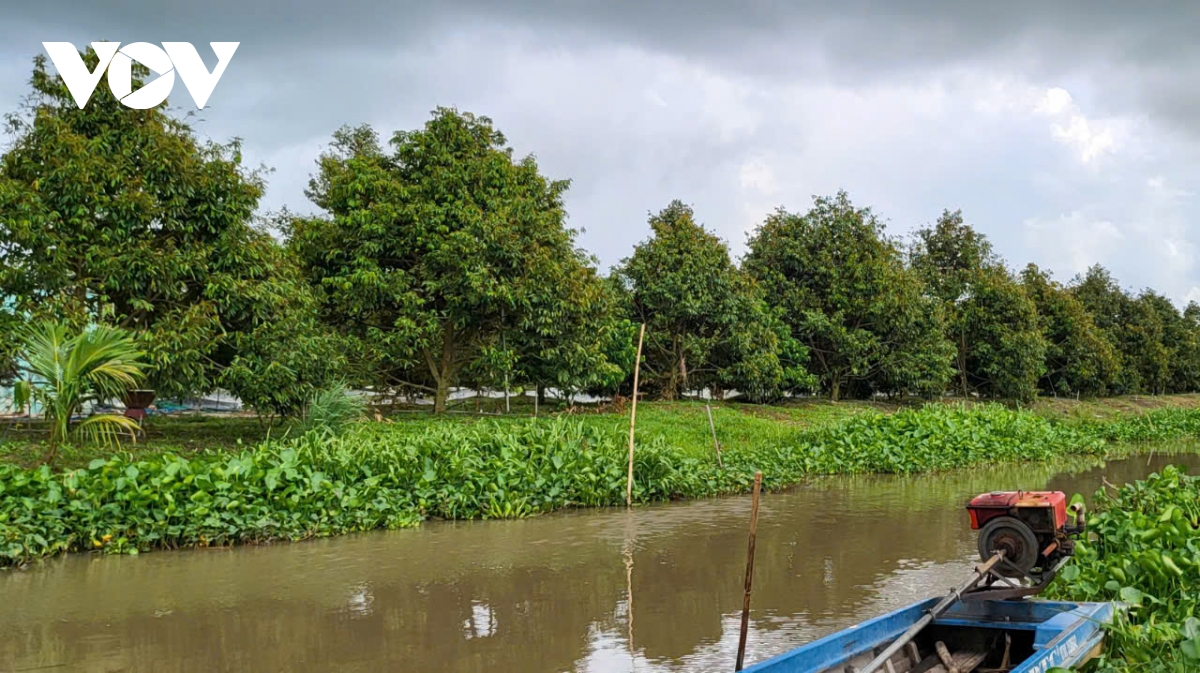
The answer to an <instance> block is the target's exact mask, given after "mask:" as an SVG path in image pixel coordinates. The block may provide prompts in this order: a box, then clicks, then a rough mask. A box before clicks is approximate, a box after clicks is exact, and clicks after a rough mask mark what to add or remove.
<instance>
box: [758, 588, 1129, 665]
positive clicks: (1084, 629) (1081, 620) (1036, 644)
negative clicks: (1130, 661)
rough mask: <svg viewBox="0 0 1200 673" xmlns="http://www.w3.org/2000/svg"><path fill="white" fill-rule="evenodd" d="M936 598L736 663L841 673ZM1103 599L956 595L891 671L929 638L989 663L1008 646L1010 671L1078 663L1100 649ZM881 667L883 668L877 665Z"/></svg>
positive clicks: (1106, 607)
mask: <svg viewBox="0 0 1200 673" xmlns="http://www.w3.org/2000/svg"><path fill="white" fill-rule="evenodd" d="M938 600H940V599H939V598H931V599H929V600H926V601H921V602H919V603H914V604H912V605H909V606H907V607H904V608H900V609H899V610H895V611H893V612H890V613H888V614H885V615H882V616H880V617H876V618H874V619H871V620H868V621H865V622H862V623H860V624H856V625H855V626H852V627H850V628H848V629H845V630H843V631H839V632H837V633H833V634H831V635H829V636H826V637H824V638H821V639H820V640H816V641H814V642H811V643H809V644H807V645H804V646H802V647H799V648H796V649H794V650H791V651H790V652H785V653H783V654H781V655H779V656H776V657H774V658H772V659H768V660H766V661H763V662H761V663H758V664H754V665H753V666H749V667H747V668H745V669H743V670H744V671H745V672H746V673H835V672H836V673H845V672H847V671H850V670H854V669H851V668H849V667H855V668H862V667H864V666H865V665H866V664H867V663H868V662H869V661H871V660H872V659H873V658H874V657H875V656H877V655H878V653H879V652H882V651H883V648H885V647H886V646H887V645H888V644H890V643H891V642H892V641H894V640H895V639H896V638H897V637H899V636H900V635H901V634H903V633H904V632H905V630H907V629H908V628H909V627H910V626H912V625H913V624H914V623H916V622H917V621H918V620H920V619H921V617H923V616H924V615H925V614H926V613H927V612H928V610H929V609H930V608H932V607H933V606H934V605H935V604H936V603H937V602H938ZM1113 612H1114V606H1113V604H1111V603H1068V602H1054V601H1028V600H1026V601H1021V600H1015V601H986V600H978V601H964V602H960V603H958V604H956V605H955V606H953V607H952V608H951V609H950V610H949V611H948V612H947V613H946V614H945V615H943V616H942V617H941V618H939V619H937V620H934V622H933V623H932V624H931V625H930V626H929V627H927V628H926V629H925V630H924V631H923V632H922V634H921V635H920V636H919V637H918V642H917V643H916V644H917V647H918V652H917V653H915V654H916V656H915V657H914V656H913V654H914V653H912V652H909V651H902V652H901V653H899V654H897V656H896V660H895V664H894V668H895V670H896V671H897V673H901V672H902V671H906V670H909V669H910V668H917V667H918V666H917V664H918V662H920V661H921V660H922V659H927V658H928V657H931V656H935V655H934V651H935V650H934V643H935V642H944V643H945V644H946V645H947V646H949V649H951V650H954V649H956V648H958V649H960V650H967V649H969V650H972V651H976V652H981V653H982V652H986V653H987V657H988V658H989V661H992V663H991V664H990V665H995V662H997V661H999V660H1000V658H1001V657H1002V656H1003V654H1002V650H1003V649H1004V648H1005V647H1008V648H1009V649H1010V656H1011V658H1010V660H1009V662H1010V665H1013V666H1014V667H1013V668H1012V669H1011V673H1045V672H1046V671H1048V670H1050V669H1052V668H1054V667H1056V666H1062V667H1070V666H1078V665H1080V664H1082V663H1084V662H1086V661H1088V660H1090V659H1092V658H1093V657H1095V656H1097V654H1098V653H1099V652H1100V651H1101V649H1102V646H1103V640H1104V624H1106V623H1109V622H1111V621H1112V618H1113ZM885 670H886V669H885Z"/></svg>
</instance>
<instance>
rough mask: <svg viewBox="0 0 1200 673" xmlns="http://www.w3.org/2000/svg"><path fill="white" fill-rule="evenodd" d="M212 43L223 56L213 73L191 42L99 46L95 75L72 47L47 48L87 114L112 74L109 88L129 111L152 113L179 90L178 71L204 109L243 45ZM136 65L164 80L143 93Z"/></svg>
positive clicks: (95, 44) (56, 44) (63, 44)
mask: <svg viewBox="0 0 1200 673" xmlns="http://www.w3.org/2000/svg"><path fill="white" fill-rule="evenodd" d="M208 44H209V46H211V47H212V50H213V52H214V53H216V55H217V67H216V68H214V69H213V71H212V72H209V71H208V68H207V67H205V65H204V61H202V60H200V54H199V53H197V52H196V48H195V47H193V46H192V45H191V43H189V42H163V43H162V48H161V49H160V48H159V47H158V46H156V45H153V44H150V43H149V42H133V43H131V44H127V45H125V46H124V47H121V43H120V42H93V43H92V49H93V50H95V52H96V55H97V56H99V57H100V63H99V64H98V65H97V66H96V70H95V71H94V72H88V69H87V65H86V64H85V63H84V62H83V57H82V56H81V55H80V53H79V51H78V50H77V49H75V45H73V44H71V43H70V42H43V43H42V46H43V47H45V48H46V53H48V54H50V60H51V61H53V62H54V67H56V68H58V74H59V75H61V76H62V78H63V81H64V82H66V84H67V89H68V90H70V92H71V96H72V97H74V98H75V104H76V105H78V106H79V109H81V110H82V109H83V107H84V106H85V105H87V102H88V100H89V99H91V97H92V92H94V91H95V90H96V85H97V84H99V83H100V78H101V77H103V76H104V73H105V71H106V70H107V72H108V88H110V89H112V92H113V95H114V96H116V97H117V99H118V100H120V101H121V104H122V105H124V106H125V107H129V108H133V109H135V110H148V109H150V108H152V107H154V106H156V105H159V104H161V103H162V102H163V101H165V100H166V99H167V96H169V95H170V94H171V89H173V88H174V87H175V73H176V72H178V73H179V78H180V79H182V80H183V85H184V86H186V87H187V90H188V92H189V93H191V94H192V100H194V101H196V107H198V108H200V109H201V110H203V109H204V104H205V103H207V102H208V97H209V96H211V95H212V92H213V89H215V88H216V86H217V82H218V81H219V80H220V79H221V75H223V74H225V67H226V66H227V65H229V60H230V59H232V58H233V52H235V51H237V48H238V45H239V44H241V43H240V42H209V43H208ZM164 50H165V51H164ZM134 61H137V62H138V63H141V64H142V65H144V66H146V67H147V68H149V69H150V71H151V72H153V73H155V74H157V75H158V77H157V78H156V79H154V80H153V81H151V82H147V83H146V84H145V85H143V86H142V88H140V89H138V90H137V91H134V90H133V62H134Z"/></svg>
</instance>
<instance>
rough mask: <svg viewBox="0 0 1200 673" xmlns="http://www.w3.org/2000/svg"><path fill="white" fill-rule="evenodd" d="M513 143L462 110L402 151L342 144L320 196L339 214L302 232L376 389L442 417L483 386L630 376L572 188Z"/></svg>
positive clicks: (399, 145)
mask: <svg viewBox="0 0 1200 673" xmlns="http://www.w3.org/2000/svg"><path fill="white" fill-rule="evenodd" d="M505 142H506V140H505V138H504V136H503V134H501V133H500V132H499V131H498V130H496V129H495V128H494V127H493V126H492V123H491V120H489V119H488V118H486V117H476V116H475V115H472V114H470V113H459V112H457V111H455V110H451V109H446V108H439V109H438V110H436V111H435V112H434V114H433V117H432V119H431V120H430V121H429V122H427V123H426V124H425V127H424V128H423V129H419V130H415V131H400V132H397V133H396V134H395V135H394V136H393V137H392V141H391V146H392V151H391V152H390V153H388V152H385V151H384V149H383V148H382V147H381V146H380V143H379V140H378V136H377V135H376V133H375V131H374V130H372V129H371V128H370V127H367V126H361V127H358V128H354V129H350V128H343V129H342V130H340V131H339V132H338V133H336V134H335V135H334V140H333V143H332V145H331V149H330V151H329V152H327V153H326V154H325V155H323V156H322V157H321V159H320V172H319V174H318V175H317V176H316V177H315V178H314V179H313V180H312V181H311V183H310V189H309V192H308V194H309V197H310V198H311V199H312V200H313V202H314V203H315V204H316V205H317V206H319V207H321V208H322V209H324V210H325V211H327V212H328V213H329V217H318V218H299V219H296V220H295V221H294V222H293V223H292V224H291V226H290V231H289V234H290V238H291V246H292V248H293V249H294V250H295V251H296V252H297V253H298V254H299V257H300V259H301V260H303V264H304V268H305V270H306V272H307V274H308V277H309V279H310V281H311V282H312V283H313V284H314V286H315V287H316V288H317V289H318V291H319V292H320V294H321V297H322V300H323V301H322V309H321V312H322V318H323V320H324V321H325V322H326V323H327V324H329V325H331V326H333V327H335V328H338V329H340V330H342V332H343V333H344V334H345V335H346V336H347V337H349V338H350V339H352V340H353V343H354V349H355V350H354V352H355V357H356V359H359V360H360V361H361V363H362V367H361V368H360V370H359V371H358V372H357V375H358V378H359V379H360V382H362V383H369V384H373V385H376V386H378V387H380V388H385V389H395V388H410V389H418V390H427V391H429V392H432V393H433V394H434V399H435V405H434V408H435V410H436V411H442V410H443V409H444V408H445V403H446V399H447V397H448V395H449V391H450V389H451V388H452V387H453V386H456V385H459V384H460V383H462V382H463V378H464V375H467V374H469V375H470V376H471V377H473V378H474V379H476V380H477V381H478V380H480V379H482V380H483V382H485V383H486V382H492V381H494V379H495V378H496V377H497V373H503V372H510V373H511V372H515V371H523V373H524V375H525V376H527V377H528V378H531V379H536V380H537V381H536V382H537V383H543V382H547V381H548V380H549V381H553V382H554V383H555V384H557V385H571V386H585V385H588V384H589V383H594V382H595V381H594V380H592V379H593V378H597V377H598V378H601V379H604V378H606V377H607V378H611V377H613V376H615V372H614V371H612V366H611V364H610V363H608V361H607V359H606V358H605V357H604V356H605V352H604V348H603V345H604V342H603V339H602V338H601V333H602V332H603V331H605V330H606V329H608V328H609V323H606V322H605V321H606V320H607V319H608V316H607V315H606V306H607V297H606V295H605V293H604V289H603V288H602V287H600V284H599V280H598V279H597V278H596V276H595V273H594V272H593V271H592V270H591V269H589V268H587V265H586V264H585V261H586V257H585V256H584V255H583V253H582V252H580V251H578V250H577V249H576V248H575V247H574V232H573V231H571V230H569V229H567V228H566V227H565V226H564V224H563V223H564V219H565V216H566V214H565V211H564V210H563V206H562V195H563V193H564V192H565V191H566V189H567V186H568V183H567V182H566V181H551V180H548V179H546V178H545V177H543V176H542V175H541V174H540V172H539V170H538V166H537V163H536V162H535V161H534V159H533V157H526V158H524V159H521V160H519V161H514V159H513V155H512V150H511V148H508V147H506V146H505ZM510 335H511V336H512V337H513V339H512V342H511V343H509V339H508V338H507V337H508V336H510ZM518 357H522V358H524V359H525V362H524V363H517V362H516V360H517V358H518ZM521 364H524V366H525V368H524V369H523V370H520V366H521ZM547 367H551V368H554V369H555V373H554V375H549V374H547V373H546V369H547Z"/></svg>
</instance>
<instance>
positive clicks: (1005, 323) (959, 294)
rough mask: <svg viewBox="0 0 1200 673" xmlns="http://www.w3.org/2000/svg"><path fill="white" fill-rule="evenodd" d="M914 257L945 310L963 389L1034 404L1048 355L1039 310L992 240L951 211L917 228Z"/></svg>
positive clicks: (961, 389) (963, 392) (962, 390)
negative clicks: (1000, 257)
mask: <svg viewBox="0 0 1200 673" xmlns="http://www.w3.org/2000/svg"><path fill="white" fill-rule="evenodd" d="M911 259H912V267H913V269H914V270H915V271H916V272H917V273H918V274H920V276H921V278H922V279H923V280H924V282H925V285H926V286H927V287H929V288H930V290H931V292H932V293H933V294H934V295H935V296H936V297H938V299H939V300H940V301H941V303H942V307H943V309H944V310H945V312H946V316H947V335H948V336H949V337H950V340H951V341H953V342H954V344H955V346H956V347H957V349H958V357H957V358H956V359H955V367H956V368H957V369H958V380H959V391H960V392H961V393H962V394H963V395H967V394H970V393H971V392H972V391H978V392H979V393H980V394H983V395H988V396H992V397H1000V398H1010V399H1016V400H1030V399H1033V397H1035V396H1036V395H1037V382H1038V380H1039V379H1040V378H1041V376H1042V373H1043V369H1044V359H1045V354H1046V343H1045V340H1044V339H1043V338H1042V333H1041V329H1040V326H1039V325H1038V315H1037V309H1036V306H1035V305H1034V304H1033V302H1032V301H1030V299H1029V297H1028V296H1026V295H1025V293H1024V291H1023V290H1022V288H1021V286H1020V285H1018V284H1017V283H1016V282H1015V281H1014V280H1013V278H1012V277H1011V276H1010V275H1009V273H1008V270H1007V269H1005V267H1004V264H1003V263H1002V262H1001V261H1000V259H999V258H998V257H996V255H995V253H993V252H992V247H991V244H990V243H989V242H988V241H987V239H986V238H985V237H984V236H983V235H982V234H980V233H978V232H977V231H975V230H974V229H973V228H972V227H970V226H969V225H967V224H965V223H964V222H963V217H962V213H961V212H960V211H955V212H950V211H945V212H943V213H942V216H941V217H940V218H939V219H938V221H937V223H936V224H934V226H932V227H927V228H924V229H920V230H918V231H917V233H916V240H915V241H914V244H913V247H912V250H911Z"/></svg>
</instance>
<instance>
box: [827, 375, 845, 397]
mask: <svg viewBox="0 0 1200 673" xmlns="http://www.w3.org/2000/svg"><path fill="white" fill-rule="evenodd" d="M841 388H842V380H841V379H838V378H835V379H833V381H832V382H831V383H830V386H829V400H830V401H831V402H837V401H838V393H840V392H841Z"/></svg>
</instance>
